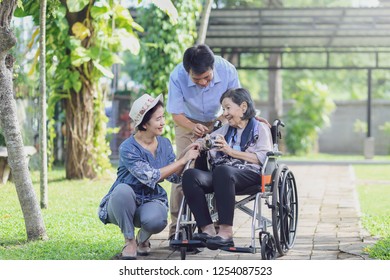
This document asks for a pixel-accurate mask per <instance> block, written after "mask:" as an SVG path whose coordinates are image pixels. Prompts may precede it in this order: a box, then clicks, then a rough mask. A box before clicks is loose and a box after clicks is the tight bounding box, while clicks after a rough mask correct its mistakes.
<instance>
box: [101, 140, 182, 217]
mask: <svg viewBox="0 0 390 280" xmlns="http://www.w3.org/2000/svg"><path fill="white" fill-rule="evenodd" d="M157 141H158V146H157V150H156V155H155V156H153V154H152V153H150V152H149V151H148V150H146V149H144V148H143V147H142V146H141V145H140V144H139V143H138V142H137V141H136V140H135V138H134V136H133V135H132V136H130V137H129V138H128V139H126V140H125V141H124V142H123V143H122V144H121V145H120V147H119V156H120V158H119V167H118V171H117V179H116V181H115V182H114V184H113V185H112V186H111V188H110V190H109V191H108V193H107V194H106V195H105V196H104V197H103V199H102V200H101V202H100V204H99V211H98V214H99V218H100V220H101V221H102V222H103V223H105V224H106V223H107V204H108V203H107V202H108V200H109V199H110V195H111V193H112V191H113V190H114V189H115V187H116V186H117V185H119V184H120V183H124V184H127V185H129V186H130V187H131V188H132V189H133V190H134V193H135V194H136V201H137V205H141V204H143V203H146V202H149V201H154V200H158V201H160V202H161V203H163V204H165V205H166V206H168V198H167V193H166V192H165V190H164V189H163V188H162V187H161V185H160V184H159V182H160V181H161V180H160V178H161V174H160V168H162V167H164V166H167V165H169V164H171V163H173V162H174V161H175V158H176V157H175V154H174V152H173V148H172V144H171V142H170V141H169V140H168V139H167V138H165V137H162V136H158V137H157ZM166 179H167V180H168V181H170V182H172V183H179V182H180V180H181V178H180V177H179V176H178V175H176V174H172V175H170V176H169V177H168V178H166Z"/></svg>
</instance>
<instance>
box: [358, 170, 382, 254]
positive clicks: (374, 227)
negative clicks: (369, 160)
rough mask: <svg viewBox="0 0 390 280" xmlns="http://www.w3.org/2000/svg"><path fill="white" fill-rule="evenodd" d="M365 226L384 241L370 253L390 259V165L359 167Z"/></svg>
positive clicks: (359, 190) (368, 249) (359, 192)
mask: <svg viewBox="0 0 390 280" xmlns="http://www.w3.org/2000/svg"><path fill="white" fill-rule="evenodd" d="M354 170H355V174H356V178H357V190H358V194H359V200H360V207H361V212H362V214H363V216H362V224H363V226H364V227H365V228H366V229H367V230H368V231H369V232H370V233H371V234H372V235H374V236H378V237H380V238H381V239H380V240H379V241H378V242H377V243H376V244H375V245H374V246H373V247H370V248H367V252H368V253H369V254H370V256H371V257H372V258H376V259H384V260H390V207H389V205H390V166H389V165H379V166H376V165H355V166H354Z"/></svg>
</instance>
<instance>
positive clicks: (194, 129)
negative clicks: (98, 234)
mask: <svg viewBox="0 0 390 280" xmlns="http://www.w3.org/2000/svg"><path fill="white" fill-rule="evenodd" d="M239 87H241V85H240V81H239V78H238V74H237V70H236V68H235V67H234V66H233V65H232V64H231V63H230V62H228V61H227V60H225V59H224V58H222V57H220V56H216V55H214V53H213V52H212V50H211V49H210V48H209V47H208V46H207V45H196V46H193V47H190V48H188V49H187V50H186V51H185V52H184V56H183V62H182V63H180V64H178V65H177V66H176V67H175V69H174V70H173V71H172V73H171V75H170V78H169V88H168V101H167V111H168V112H169V113H171V114H172V117H173V121H174V122H175V133H176V154H177V155H180V154H181V153H182V151H183V150H184V149H185V148H186V147H187V146H188V145H189V144H191V143H192V142H193V141H194V140H196V139H197V138H199V137H202V136H203V135H205V134H206V133H208V132H211V130H212V127H213V124H214V122H215V120H216V119H217V117H218V113H219V111H220V108H221V105H220V100H219V99H220V97H221V96H222V94H223V93H224V92H225V91H226V90H228V89H235V88H239ZM182 197H183V194H182V187H181V185H178V184H173V185H172V189H171V197H170V212H171V224H170V226H169V237H170V238H171V237H172V236H173V235H174V233H175V230H176V222H177V216H178V212H179V209H180V203H181V200H182Z"/></svg>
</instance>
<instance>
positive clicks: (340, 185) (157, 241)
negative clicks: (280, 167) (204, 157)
mask: <svg viewBox="0 0 390 280" xmlns="http://www.w3.org/2000/svg"><path fill="white" fill-rule="evenodd" d="M288 166H289V168H290V170H291V171H292V172H293V173H294V175H295V178H296V181H297V188H298V202H299V218H298V231H297V238H296V242H295V246H294V247H293V248H292V249H291V250H289V251H288V253H287V254H286V255H285V256H283V257H279V258H278V260H337V259H348V260H351V259H359V260H361V259H368V256H367V254H365V253H364V252H363V248H364V247H366V246H369V245H372V244H373V243H374V242H375V240H374V239H373V238H371V237H369V235H368V233H366V232H365V231H364V230H363V229H362V227H361V224H360V207H359V203H358V197H357V192H356V190H355V176H354V173H353V169H352V167H351V166H349V165H347V164H346V165H302V164H299V165H295V164H288ZM265 209H266V207H263V211H265ZM249 229H250V217H249V216H248V215H246V214H244V213H242V212H241V211H239V210H236V213H235V221H234V230H235V233H234V241H235V244H236V246H248V244H249V242H250V241H249V237H250V231H249ZM270 230H271V231H272V229H271V228H270ZM167 236H168V232H167V229H166V230H164V231H163V232H162V233H160V234H158V235H154V236H152V240H151V242H152V253H151V254H150V255H149V256H147V257H140V258H139V259H153V260H156V259H170V260H173V259H180V253H179V252H174V251H171V250H170V249H169V246H168V245H169V242H168V241H167V240H166V238H167ZM187 259H193V260H197V259H222V260H234V259H240V260H250V259H261V254H260V253H257V254H245V253H241V254H238V253H230V252H224V251H221V250H216V251H212V250H208V249H207V248H205V249H204V250H203V251H202V252H200V253H198V254H196V255H190V254H187Z"/></svg>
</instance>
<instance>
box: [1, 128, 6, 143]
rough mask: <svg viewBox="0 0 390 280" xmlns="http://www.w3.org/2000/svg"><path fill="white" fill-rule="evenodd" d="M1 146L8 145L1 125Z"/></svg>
mask: <svg viewBox="0 0 390 280" xmlns="http://www.w3.org/2000/svg"><path fill="white" fill-rule="evenodd" d="M0 146H3V147H5V146H6V143H5V138H4V135H3V131H2V129H1V127H0Z"/></svg>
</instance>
